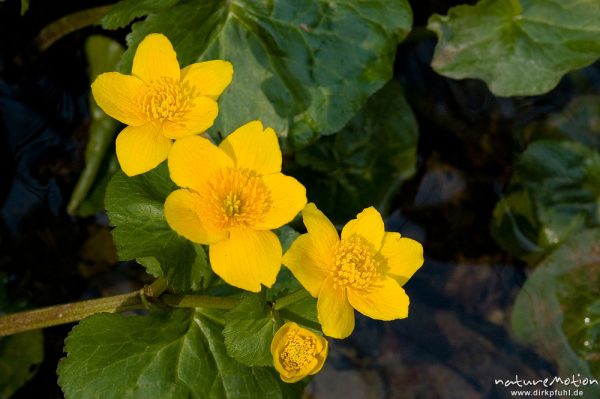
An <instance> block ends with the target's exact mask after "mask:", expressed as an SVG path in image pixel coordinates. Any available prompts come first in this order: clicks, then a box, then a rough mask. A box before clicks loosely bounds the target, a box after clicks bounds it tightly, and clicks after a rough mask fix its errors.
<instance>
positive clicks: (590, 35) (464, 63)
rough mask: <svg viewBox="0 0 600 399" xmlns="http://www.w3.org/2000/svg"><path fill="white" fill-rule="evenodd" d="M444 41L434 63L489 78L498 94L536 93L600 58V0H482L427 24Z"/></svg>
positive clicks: (443, 69)
mask: <svg viewBox="0 0 600 399" xmlns="http://www.w3.org/2000/svg"><path fill="white" fill-rule="evenodd" d="M427 27H428V28H429V29H431V30H433V31H434V32H435V33H436V34H437V36H438V39H439V42H438V44H437V46H436V48H435V54H434V55H433V61H432V63H431V66H432V67H433V69H435V70H436V72H438V73H440V74H442V75H444V76H447V77H450V78H454V79H463V78H477V79H482V80H484V81H485V82H486V83H487V84H488V86H489V87H490V90H491V91H492V92H493V93H494V94H496V95H498V96H517V95H536V94H543V93H546V92H548V91H550V90H551V89H553V88H554V87H555V86H556V85H557V84H558V82H559V80H560V79H561V78H562V76H563V75H565V74H566V73H567V72H569V71H571V70H574V69H578V68H582V67H584V66H587V65H589V64H591V63H592V62H594V61H595V60H596V59H598V58H599V57H600V42H599V41H598V40H597V38H598V33H600V6H598V2H597V0H560V1H556V0H551V1H550V0H481V1H479V2H478V3H477V5H474V6H471V5H460V6H456V7H453V8H451V9H450V11H449V12H448V15H446V16H441V15H437V14H436V15H433V16H432V17H431V18H430V19H429V24H428V26H427Z"/></svg>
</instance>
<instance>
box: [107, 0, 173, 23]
mask: <svg viewBox="0 0 600 399" xmlns="http://www.w3.org/2000/svg"><path fill="white" fill-rule="evenodd" d="M178 2H179V0H123V1H120V2H118V3H116V4H115V5H113V6H112V7H111V9H110V10H109V11H108V13H106V15H105V16H104V17H103V18H102V19H101V20H100V24H101V25H102V26H103V27H104V28H105V29H118V28H123V27H125V26H127V25H129V24H130V23H131V22H132V21H133V20H134V19H136V18H139V17H143V16H145V15H148V14H151V13H154V12H160V11H164V10H166V9H168V8H170V7H173V6H174V5H175V4H177V3H178Z"/></svg>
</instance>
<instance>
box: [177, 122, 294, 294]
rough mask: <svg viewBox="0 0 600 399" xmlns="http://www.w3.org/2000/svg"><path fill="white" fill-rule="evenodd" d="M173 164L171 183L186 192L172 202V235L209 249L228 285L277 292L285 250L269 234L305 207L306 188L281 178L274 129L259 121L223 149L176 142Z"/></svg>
mask: <svg viewBox="0 0 600 399" xmlns="http://www.w3.org/2000/svg"><path fill="white" fill-rule="evenodd" d="M168 165H169V171H170V174H171V179H172V180H173V181H174V182H175V183H176V184H177V185H178V186H180V187H185V188H184V189H180V190H176V191H174V192H172V193H171V194H170V195H169V196H168V197H167V199H166V201H165V217H166V219H167V222H168V223H169V225H170V226H171V228H172V229H173V230H175V231H176V232H177V233H179V234H180V235H182V236H184V237H185V238H187V239H188V240H190V241H194V242H196V243H200V244H205V245H209V246H210V247H209V255H210V263H211V266H212V268H213V270H214V272H215V273H216V274H218V275H219V276H220V277H221V278H222V279H223V280H225V281H226V282H227V283H229V284H231V285H233V286H235V287H239V288H242V289H245V290H248V291H254V292H258V291H260V289H261V284H264V285H266V286H267V287H270V286H271V285H273V283H274V282H275V278H276V277H277V273H278V272H279V269H280V268H281V252H282V250H281V243H280V242H279V239H278V238H277V236H276V235H275V234H274V233H273V232H272V231H270V230H272V229H276V228H278V227H281V226H283V225H284V224H286V223H288V222H290V221H291V220H292V219H293V218H294V217H295V216H296V215H297V214H298V212H300V211H301V210H302V208H303V207H304V205H305V204H306V190H305V188H304V186H303V185H302V184H300V183H299V182H298V181H297V180H296V179H294V178H292V177H289V176H285V175H283V174H282V173H281V150H280V148H279V142H278V141H277V135H276V134H275V132H274V131H273V129H271V128H267V129H265V130H263V126H262V123H260V122H259V121H253V122H250V123H247V124H245V125H244V126H242V127H240V128H238V129H237V130H236V131H235V132H233V133H231V134H230V135H229V136H227V138H226V139H225V140H223V141H222V142H221V144H220V145H219V146H218V147H217V146H215V145H214V144H212V143H211V142H210V141H208V140H207V139H205V138H202V137H199V136H191V137H186V138H184V139H180V140H177V141H176V142H175V144H174V145H173V148H172V149H171V152H170V153H169V157H168Z"/></svg>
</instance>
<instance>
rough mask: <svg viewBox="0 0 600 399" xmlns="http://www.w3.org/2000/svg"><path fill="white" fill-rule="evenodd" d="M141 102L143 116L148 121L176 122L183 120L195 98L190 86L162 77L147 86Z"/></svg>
mask: <svg viewBox="0 0 600 399" xmlns="http://www.w3.org/2000/svg"><path fill="white" fill-rule="evenodd" d="M142 93H143V94H142V95H141V97H140V99H139V102H140V108H141V110H142V113H143V115H144V116H145V117H146V118H147V119H148V120H161V121H164V120H169V121H175V120H177V119H180V118H182V116H183V115H185V113H186V112H187V110H188V108H189V107H190V102H191V99H192V98H193V97H194V95H193V93H192V89H191V88H190V87H189V86H188V85H180V84H179V82H178V81H176V80H175V79H172V78H168V77H162V78H160V79H157V80H153V81H152V82H150V83H148V84H147V85H146V89H145V90H143V92H142Z"/></svg>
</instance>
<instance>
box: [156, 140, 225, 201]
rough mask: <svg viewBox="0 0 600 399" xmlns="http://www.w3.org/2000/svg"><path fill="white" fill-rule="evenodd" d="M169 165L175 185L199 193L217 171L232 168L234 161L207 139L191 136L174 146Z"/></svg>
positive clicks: (178, 141) (170, 153)
mask: <svg viewBox="0 0 600 399" xmlns="http://www.w3.org/2000/svg"><path fill="white" fill-rule="evenodd" d="M168 164H169V173H170V174H171V180H173V181H174V182H175V184H177V185H178V186H179V187H188V188H191V189H194V190H196V191H198V192H199V191H201V190H202V189H203V188H204V187H203V186H204V182H205V181H206V180H207V179H208V178H209V177H210V176H211V175H212V174H213V173H214V172H215V171H217V170H218V169H220V168H226V167H232V166H233V161H232V160H231V158H229V157H228V156H227V155H225V153H224V152H223V151H221V150H219V148H218V147H217V146H216V145H214V144H213V143H211V142H210V141H208V140H207V139H205V138H202V137H199V136H190V137H186V138H183V139H180V140H177V141H176V142H175V144H173V148H171V151H170V152H169V160H168Z"/></svg>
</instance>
